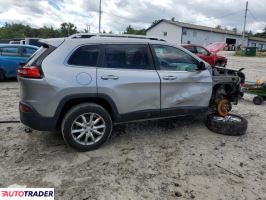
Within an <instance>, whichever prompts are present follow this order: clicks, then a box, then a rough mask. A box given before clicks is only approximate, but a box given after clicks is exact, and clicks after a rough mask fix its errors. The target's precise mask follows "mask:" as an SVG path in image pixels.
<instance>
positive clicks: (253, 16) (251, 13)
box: [248, 9, 266, 25]
mask: <svg viewBox="0 0 266 200" xmlns="http://www.w3.org/2000/svg"><path fill="white" fill-rule="evenodd" d="M248 12H249V14H250V15H251V17H252V18H253V19H254V20H255V21H259V22H262V24H264V25H266V22H263V21H264V20H261V19H259V18H257V17H256V16H255V15H254V14H253V12H251V10H250V9H248Z"/></svg>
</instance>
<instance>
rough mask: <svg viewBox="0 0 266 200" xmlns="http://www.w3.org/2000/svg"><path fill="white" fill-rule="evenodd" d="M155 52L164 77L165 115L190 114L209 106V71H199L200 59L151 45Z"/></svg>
mask: <svg viewBox="0 0 266 200" xmlns="http://www.w3.org/2000/svg"><path fill="white" fill-rule="evenodd" d="M152 49H153V53H154V57H155V61H156V67H157V68H158V73H159V76H160V78H161V109H162V115H171V114H173V115H178V114H181V115H182V114H189V113H190V112H193V111H195V112H197V111H199V110H201V109H204V108H206V107H208V105H209V101H210V98H211V94H212V76H211V74H210V72H209V71H208V70H207V69H206V70H198V60H196V59H195V58H193V57H192V56H191V55H189V54H188V53H186V52H184V51H182V50H181V49H178V48H175V47H172V46H166V45H152ZM171 111H173V113H171Z"/></svg>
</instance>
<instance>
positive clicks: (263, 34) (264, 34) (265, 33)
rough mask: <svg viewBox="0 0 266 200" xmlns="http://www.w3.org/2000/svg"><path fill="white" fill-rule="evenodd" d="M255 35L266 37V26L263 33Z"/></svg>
mask: <svg viewBox="0 0 266 200" xmlns="http://www.w3.org/2000/svg"><path fill="white" fill-rule="evenodd" d="M254 36H256V37H263V38H266V27H265V28H264V29H263V32H262V33H256V34H255V35H254Z"/></svg>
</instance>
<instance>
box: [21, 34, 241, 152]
mask: <svg viewBox="0 0 266 200" xmlns="http://www.w3.org/2000/svg"><path fill="white" fill-rule="evenodd" d="M41 43H42V44H43V45H42V47H41V48H40V49H39V50H38V51H37V52H36V53H35V54H34V55H33V56H32V57H31V58H30V60H29V61H28V63H26V64H25V66H24V67H21V68H19V69H18V71H17V76H18V79H19V82H20V85H21V101H20V104H19V111H20V119H21V122H22V123H23V124H25V125H26V126H28V127H30V128H32V129H36V130H40V131H51V130H56V129H59V130H61V132H62V135H63V138H64V140H65V141H66V143H68V144H69V145H70V146H72V147H74V148H76V149H78V150H80V151H87V150H93V149H96V148H97V147H99V146H100V145H101V144H103V143H104V142H105V141H106V140H107V139H108V138H109V136H110V134H111V132H112V126H113V124H116V123H122V122H128V121H134V120H144V119H155V118H164V117H174V116H184V115H193V114H199V113H205V112H207V111H209V110H212V111H213V112H217V113H218V114H219V115H220V116H225V115H227V114H228V112H229V111H230V109H231V103H234V104H237V101H238V95H239V91H240V83H241V82H243V81H244V75H243V74H242V73H241V72H240V71H234V70H230V69H224V68H214V69H212V68H211V67H210V66H209V64H207V63H205V62H204V61H202V60H201V59H200V58H198V57H197V56H195V55H194V54H192V53H190V52H189V51H187V50H185V49H184V48H182V47H176V46H174V45H171V44H169V43H167V42H166V41H164V40H162V39H160V38H153V37H145V36H135V35H134V36H133V35H109V34H75V35H72V36H70V37H68V38H57V39H45V40H41Z"/></svg>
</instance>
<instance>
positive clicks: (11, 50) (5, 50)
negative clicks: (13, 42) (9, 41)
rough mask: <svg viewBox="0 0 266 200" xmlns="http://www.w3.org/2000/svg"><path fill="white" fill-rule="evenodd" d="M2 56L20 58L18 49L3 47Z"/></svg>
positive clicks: (0, 49)
mask: <svg viewBox="0 0 266 200" xmlns="http://www.w3.org/2000/svg"><path fill="white" fill-rule="evenodd" d="M0 54H1V56H20V53H19V48H18V47H2V48H0Z"/></svg>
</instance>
